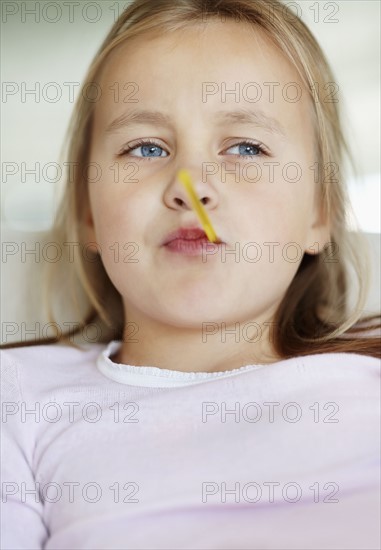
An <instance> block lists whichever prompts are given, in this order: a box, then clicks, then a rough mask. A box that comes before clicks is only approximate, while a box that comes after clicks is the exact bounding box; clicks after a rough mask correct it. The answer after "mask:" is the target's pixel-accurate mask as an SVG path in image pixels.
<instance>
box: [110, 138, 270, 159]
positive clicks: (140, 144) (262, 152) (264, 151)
mask: <svg viewBox="0 0 381 550" xmlns="http://www.w3.org/2000/svg"><path fill="white" fill-rule="evenodd" d="M145 145H152V146H156V147H159V148H160V149H163V151H164V150H165V149H164V147H162V146H161V145H160V144H159V143H157V142H156V141H154V140H151V139H139V140H138V141H136V142H135V143H134V144H133V145H130V146H128V147H126V148H125V149H123V151H122V152H121V153H119V154H118V157H123V156H125V155H127V153H130V152H131V151H133V150H134V149H138V148H139V147H143V146H145ZM239 145H252V146H254V147H256V148H257V149H258V150H259V151H260V154H259V155H237V156H238V158H241V159H248V158H253V157H259V156H262V155H264V156H267V157H269V156H270V154H269V152H268V151H267V149H266V148H265V147H264V145H262V144H261V143H259V142H256V141H252V140H250V139H246V140H244V141H240V142H239V143H235V144H234V145H230V147H228V149H231V148H232V147H237V146H239ZM134 158H137V159H138V160H152V159H154V158H166V157H134Z"/></svg>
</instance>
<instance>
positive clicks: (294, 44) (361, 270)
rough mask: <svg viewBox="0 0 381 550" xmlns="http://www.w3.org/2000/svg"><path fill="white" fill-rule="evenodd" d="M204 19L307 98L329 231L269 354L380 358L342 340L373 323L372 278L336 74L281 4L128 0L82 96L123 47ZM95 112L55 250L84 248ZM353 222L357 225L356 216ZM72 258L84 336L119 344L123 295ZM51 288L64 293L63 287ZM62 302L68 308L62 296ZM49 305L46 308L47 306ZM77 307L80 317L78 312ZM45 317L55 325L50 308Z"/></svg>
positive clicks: (291, 292)
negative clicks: (255, 38) (273, 52)
mask: <svg viewBox="0 0 381 550" xmlns="http://www.w3.org/2000/svg"><path fill="white" fill-rule="evenodd" d="M210 18H221V19H223V18H225V20H226V19H229V20H234V21H241V22H245V23H246V24H250V25H252V26H253V27H255V28H260V29H261V30H263V31H264V32H265V33H266V35H267V37H268V38H269V39H270V40H271V41H272V42H273V43H274V44H275V45H276V46H277V47H278V48H280V50H281V51H282V52H283V54H284V55H285V56H286V58H287V59H288V60H289V61H290V62H291V63H292V65H293V66H294V67H295V68H296V69H297V71H298V74H299V75H300V78H301V80H302V82H303V83H304V85H305V88H306V90H308V91H309V93H310V96H311V97H310V99H311V105H312V108H313V113H314V124H315V150H316V161H317V166H319V167H320V168H321V169H320V170H319V172H320V175H319V181H318V184H319V190H320V200H321V205H322V207H323V211H324V213H325V215H326V216H327V217H328V219H329V221H330V224H331V239H330V240H331V244H330V246H329V247H327V248H326V249H325V250H323V251H321V252H320V253H319V254H317V255H308V254H305V255H304V257H303V259H302V262H301V264H300V266H299V269H298V271H297V273H296V275H295V277H294V279H293V281H292V283H291V285H290V287H289V288H288V290H287V292H286V294H285V296H284V299H283V301H282V303H281V304H280V306H279V308H278V311H277V313H276V316H275V319H274V326H275V333H274V342H273V345H274V348H275V349H276V351H277V352H278V354H279V355H280V356H281V357H285V358H286V357H292V356H297V355H305V354H310V353H323V352H333V351H340V352H345V351H353V352H357V353H363V354H366V355H379V354H380V351H379V340H378V339H377V338H358V337H356V336H353V337H349V338H348V335H350V334H351V331H353V330H355V331H356V327H357V332H359V331H361V330H362V329H361V328H358V325H359V321H363V322H364V321H365V324H366V323H368V322H369V321H371V320H374V319H375V317H374V316H373V317H367V318H363V319H361V313H362V311H363V309H364V306H365V303H366V297H367V289H368V270H369V269H368V267H367V264H366V263H365V262H364V259H363V257H364V249H365V248H366V241H365V240H364V238H361V234H358V237H357V242H355V241H354V238H353V236H350V234H349V231H348V228H347V227H348V226H347V223H348V213H350V212H351V206H350V203H349V200H348V196H347V190H346V186H345V184H344V181H345V175H344V174H343V170H342V166H343V161H344V158H345V155H347V157H348V159H349V160H351V156H350V152H349V149H348V146H347V143H346V140H345V138H344V136H343V133H342V128H341V120H340V117H341V114H340V113H339V105H338V103H337V102H336V101H327V93H328V92H327V85H328V84H329V83H330V84H332V83H334V82H335V79H334V75H333V73H332V71H331V69H330V67H329V65H328V63H327V60H326V58H325V56H324V54H323V52H322V50H321V48H320V46H319V45H318V43H317V42H316V40H315V38H314V37H313V35H312V34H311V32H310V31H309V29H308V28H307V27H306V25H305V24H304V23H303V22H302V20H301V19H300V18H298V17H296V16H295V14H294V13H293V12H292V11H291V10H290V9H289V8H288V7H287V6H286V5H285V4H282V3H281V2H280V1H278V0H135V1H133V2H132V3H131V4H130V5H129V6H128V8H127V9H126V10H125V11H124V12H123V13H122V14H121V15H120V17H119V19H118V20H117V21H116V23H115V24H114V25H113V27H112V29H111V30H110V32H109V34H108V35H107V37H106V39H105V40H104V42H103V44H102V45H101V47H100V49H99V51H98V52H97V54H96V55H95V58H94V60H93V62H92V64H91V66H90V68H89V70H88V73H87V76H86V78H85V80H84V82H83V86H82V90H84V89H88V87H89V85H91V83H93V82H97V80H98V79H99V75H100V72H101V71H102V68H103V67H104V65H105V63H106V61H107V59H108V56H109V55H110V54H111V53H112V52H113V51H114V50H115V48H116V47H117V46H118V45H120V44H122V43H124V42H125V41H127V40H129V39H131V38H135V37H138V36H141V35H143V34H145V33H150V34H153V33H156V34H160V33H163V34H164V33H169V32H171V31H176V30H179V29H184V28H187V27H189V26H190V25H192V24H201V23H202V22H206V21H208V20H209V19H210ZM328 90H329V88H328ZM95 105H96V103H95V102H94V101H91V100H89V99H88V98H87V95H86V94H85V93H80V94H79V96H78V100H77V103H76V106H75V109H74V112H73V115H72V119H71V122H70V126H69V130H68V137H69V142H68V150H67V154H66V155H65V156H66V160H67V161H68V162H70V163H74V166H76V167H77V170H76V175H75V177H74V179H72V180H71V181H68V182H67V185H66V188H65V191H64V195H63V197H62V202H61V207H60V209H59V212H58V215H57V217H56V223H55V227H54V239H55V241H56V242H71V243H83V227H84V219H83V217H84V212H86V211H87V209H88V208H89V196H88V182H87V181H86V178H85V177H84V176H83V174H85V173H86V167H87V165H88V162H89V144H90V143H91V133H92V124H93V117H94V110H95ZM332 167H340V171H339V176H338V177H337V174H336V178H330V177H327V172H328V173H329V172H330V170H331V169H332ZM351 217H352V219H354V216H353V213H352V214H351ZM333 251H339V256H340V261H332V252H333ZM75 254H76V257H75V261H72V262H71V263H68V264H67V269H66V270H65V273H64V279H65V281H66V283H67V285H68V287H69V288H70V289H71V291H73V292H74V290H75V289H76V288H79V293H77V294H76V293H75V292H74V295H73V298H74V301H76V302H77V303H78V304H79V305H78V307H79V310H81V307H82V313H81V315H82V319H81V327H85V326H87V325H88V324H89V323H98V324H99V326H101V327H102V329H101V330H100V333H99V334H100V336H99V341H101V342H107V341H109V340H110V339H111V338H112V339H118V340H121V339H123V328H124V326H125V323H126V321H127V320H126V319H124V313H123V307H122V300H121V296H120V295H119V293H118V292H117V291H116V289H115V287H114V286H113V284H112V283H111V281H110V279H109V277H108V275H107V273H106V271H105V269H104V267H103V264H102V260H101V257H100V255H98V256H97V255H94V256H92V257H91V258H88V261H86V260H85V258H84V255H83V253H81V249H80V248H76V249H75ZM90 259H91V261H90ZM54 267H55V265H54V264H53V265H49V268H50V269H51V272H50V285H49V288H50V292H51V296H53V294H56V292H57V283H58V281H59V277H58V274H57V271H55V272H54V271H52V268H53V270H54ZM349 277H352V278H353V279H354V280H357V302H356V304H355V306H354V307H353V308H352V310H351V311H349V307H348V287H349V284H348V283H349ZM354 280H352V281H351V284H352V285H353V284H354V282H355V281H354ZM78 283H79V284H78ZM58 284H59V285H62V284H63V280H62V279H61V281H60V283H58ZM63 295H64V299H65V300H66V299H67V298H66V294H65V293H63ZM49 304H50V306H51V304H52V299H49ZM80 304H82V306H80ZM83 306H85V309H86V308H87V311H86V312H85V313H84V307H83ZM50 315H51V318H52V319H54V318H55V317H54V312H53V307H52V306H51V307H50ZM362 324H364V323H362ZM376 326H377V327H378V326H379V324H376V325H374V324H373V325H369V324H368V325H367V326H366V327H365V329H366V330H367V329H369V328H372V327H373V328H374V327H376ZM77 330H79V329H77ZM74 332H75V331H74ZM344 333H346V335H345V336H344V337H342V335H343V334H344ZM69 334H70V336H72V332H71V333H67V334H66V336H65V335H63V336H60V338H59V339H60V340H67V339H68V336H69Z"/></svg>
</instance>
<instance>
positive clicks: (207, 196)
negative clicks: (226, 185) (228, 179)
mask: <svg viewBox="0 0 381 550" xmlns="http://www.w3.org/2000/svg"><path fill="white" fill-rule="evenodd" d="M184 168H186V169H187V170H188V171H189V173H190V175H191V177H192V182H193V186H194V190H195V191H196V194H197V197H198V198H199V200H200V202H201V204H202V205H203V206H205V207H206V208H207V209H208V210H213V209H214V208H216V206H217V204H218V194H217V191H216V189H215V188H214V187H213V186H212V185H211V183H210V182H205V181H203V179H202V174H201V173H200V171H199V170H195V169H193V170H192V169H191V168H188V167H186V166H184ZM178 172H179V170H176V172H175V173H174V174H173V175H172V176H171V182H170V184H169V185H168V186H167V188H166V190H165V194H164V202H165V204H166V205H167V206H168V207H169V208H172V209H176V210H192V203H191V201H190V198H189V195H188V193H187V191H186V190H185V188H184V186H183V185H182V184H181V182H180V180H179V179H178V177H177V174H178Z"/></svg>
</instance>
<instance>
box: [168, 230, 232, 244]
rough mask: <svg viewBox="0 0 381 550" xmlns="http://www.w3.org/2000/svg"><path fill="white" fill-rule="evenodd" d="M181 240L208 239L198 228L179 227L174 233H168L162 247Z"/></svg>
mask: <svg viewBox="0 0 381 550" xmlns="http://www.w3.org/2000/svg"><path fill="white" fill-rule="evenodd" d="M176 240H181V241H200V240H203V241H208V242H209V240H208V237H207V236H206V233H205V231H203V230H202V229H200V228H199V227H188V228H185V227H180V228H179V229H177V230H176V231H173V232H172V233H170V234H169V235H168V236H167V237H166V238H165V240H164V242H163V245H167V244H169V243H171V242H173V241H176ZM217 242H218V243H221V242H222V241H219V240H218V241H217Z"/></svg>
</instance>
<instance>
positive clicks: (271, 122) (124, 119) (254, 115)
mask: <svg viewBox="0 0 381 550" xmlns="http://www.w3.org/2000/svg"><path fill="white" fill-rule="evenodd" d="M214 116H215V119H216V120H217V123H218V125H220V126H222V125H223V124H226V123H228V124H251V125H253V126H259V127H261V128H264V129H266V130H269V131H270V132H273V133H277V134H280V135H281V136H283V137H285V135H286V132H285V130H284V128H283V126H282V125H281V124H280V122H279V121H278V120H276V119H275V118H272V117H269V116H268V115H265V113H263V112H262V111H259V110H258V111H252V110H250V109H238V110H235V111H218V112H217V113H216V114H215V115H214ZM130 124H131V125H134V124H152V125H157V126H162V127H167V128H170V127H171V126H172V119H171V117H170V116H168V115H165V114H163V113H161V112H160V111H149V110H137V109H134V110H132V111H128V112H126V113H122V114H121V115H120V116H119V117H117V118H116V119H114V120H113V121H112V122H111V123H110V124H109V125H108V126H107V128H106V133H113V132H116V131H117V130H119V129H121V128H123V127H125V126H128V125H130Z"/></svg>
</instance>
